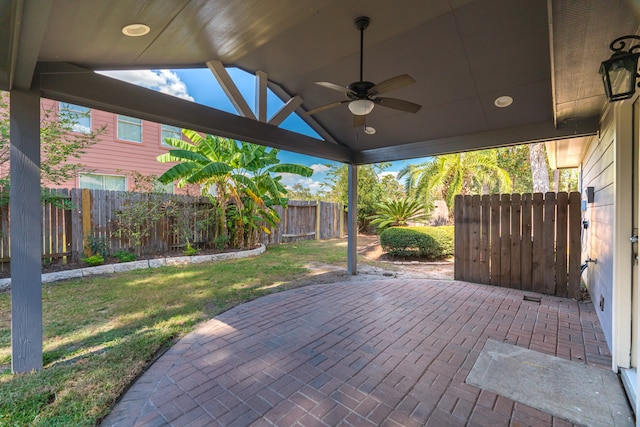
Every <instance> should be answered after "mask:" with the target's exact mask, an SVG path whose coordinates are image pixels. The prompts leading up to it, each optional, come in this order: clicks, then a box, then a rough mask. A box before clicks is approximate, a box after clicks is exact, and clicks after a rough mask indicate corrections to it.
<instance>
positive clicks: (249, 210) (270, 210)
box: [157, 129, 313, 247]
mask: <svg viewBox="0 0 640 427" xmlns="http://www.w3.org/2000/svg"><path fill="white" fill-rule="evenodd" d="M182 132H183V134H184V135H185V136H186V137H187V138H188V140H183V139H178V138H166V139H165V142H166V143H167V144H168V145H170V146H171V147H174V148H173V149H171V150H169V152H167V153H165V154H162V155H160V156H158V157H157V160H158V161H159V162H161V163H175V164H174V165H173V166H171V167H170V168H169V169H167V171H165V172H164V173H163V174H162V175H161V176H160V177H159V178H158V179H159V180H160V182H162V183H165V184H166V183H170V182H174V181H177V182H178V186H184V185H186V184H198V185H200V187H201V191H202V194H203V195H207V194H210V190H211V189H212V188H214V189H215V190H214V191H213V193H214V194H215V200H216V202H217V204H218V205H219V207H220V209H221V211H222V212H225V215H226V217H227V221H222V224H221V225H220V228H219V232H220V233H225V234H228V235H229V237H230V243H231V244H232V245H233V246H237V247H250V246H253V245H254V244H255V243H256V240H257V237H258V231H259V230H262V231H264V232H267V233H268V232H269V228H268V226H275V225H277V223H278V222H280V217H279V215H278V213H277V212H276V211H275V210H274V207H275V206H283V207H286V206H287V201H288V199H287V198H286V197H285V195H286V188H285V187H284V186H283V185H282V183H281V182H280V181H281V179H282V177H281V176H280V175H279V174H282V173H288V174H295V175H300V176H303V177H310V176H311V175H312V174H313V170H312V169H311V168H309V167H307V166H303V165H298V164H289V163H280V160H279V159H278V154H279V152H280V150H277V149H270V148H267V147H263V146H260V145H256V144H251V143H248V142H241V141H235V140H233V139H229V138H221V137H217V136H213V135H205V136H202V135H200V134H199V133H197V132H194V131H190V130H186V129H185V130H183V131H182Z"/></svg>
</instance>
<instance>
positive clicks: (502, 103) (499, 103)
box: [493, 95, 513, 108]
mask: <svg viewBox="0 0 640 427" xmlns="http://www.w3.org/2000/svg"><path fill="white" fill-rule="evenodd" d="M493 103H494V104H495V106H496V107H498V108H504V107H508V106H509V105H511V104H513V98H512V97H510V96H507V95H504V96H499V97H497V98H496V100H495V101H493Z"/></svg>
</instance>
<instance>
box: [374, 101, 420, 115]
mask: <svg viewBox="0 0 640 427" xmlns="http://www.w3.org/2000/svg"><path fill="white" fill-rule="evenodd" d="M373 102H375V103H376V104H380V105H382V106H383V107H387V108H393V109H394V110H400V111H405V112H407V113H417V112H418V111H420V109H421V108H422V105H418V104H414V103H413V102H409V101H405V100H402V99H395V98H382V97H379V98H375V99H374V100H373Z"/></svg>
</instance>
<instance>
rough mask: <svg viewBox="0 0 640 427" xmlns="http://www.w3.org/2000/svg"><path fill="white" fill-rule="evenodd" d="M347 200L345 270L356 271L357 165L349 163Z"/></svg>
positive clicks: (352, 272)
mask: <svg viewBox="0 0 640 427" xmlns="http://www.w3.org/2000/svg"><path fill="white" fill-rule="evenodd" d="M348 173H349V180H348V186H349V200H348V205H347V208H348V214H347V233H349V235H348V239H347V245H348V247H347V251H348V255H347V272H348V273H349V274H352V275H355V274H357V273H358V166H356V165H352V164H349V172H348Z"/></svg>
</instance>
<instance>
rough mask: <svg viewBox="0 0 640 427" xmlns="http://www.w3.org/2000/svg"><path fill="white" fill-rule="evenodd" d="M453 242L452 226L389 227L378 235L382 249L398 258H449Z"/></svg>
mask: <svg viewBox="0 0 640 427" xmlns="http://www.w3.org/2000/svg"><path fill="white" fill-rule="evenodd" d="M453 241H454V240H453V226H441V227H391V228H387V229H386V230H384V231H383V232H382V233H380V245H381V246H382V249H383V250H384V251H385V252H386V253H388V254H389V255H392V256H398V257H411V256H418V257H425V258H428V259H439V258H446V257H450V256H452V255H453Z"/></svg>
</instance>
